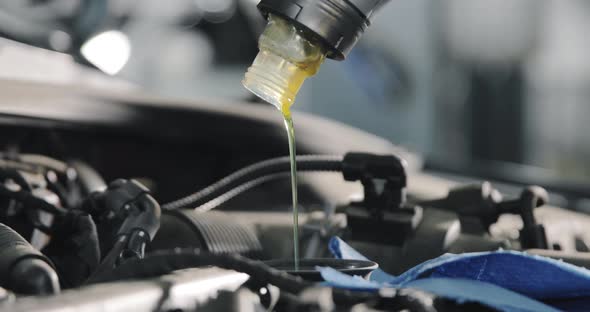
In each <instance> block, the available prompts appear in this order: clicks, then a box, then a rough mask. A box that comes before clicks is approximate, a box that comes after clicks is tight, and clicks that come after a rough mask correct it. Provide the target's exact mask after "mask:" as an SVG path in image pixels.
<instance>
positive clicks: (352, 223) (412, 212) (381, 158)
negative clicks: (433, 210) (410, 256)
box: [339, 153, 423, 245]
mask: <svg viewBox="0 0 590 312" xmlns="http://www.w3.org/2000/svg"><path fill="white" fill-rule="evenodd" d="M405 167H406V164H405V161H404V160H403V159H401V158H399V157H397V156H395V155H373V154H366V153H348V154H346V155H345V156H344V159H343V160H342V174H343V176H344V179H345V180H347V181H360V182H361V184H362V185H363V188H364V198H363V200H362V201H359V202H353V203H350V204H349V205H348V206H345V207H340V208H339V210H343V211H344V212H345V213H346V217H347V224H348V228H349V230H350V235H351V236H350V239H352V240H357V241H368V242H376V243H382V244H393V245H400V244H402V243H403V242H404V241H405V240H406V238H407V237H408V236H409V235H411V234H412V233H413V232H414V230H415V229H416V227H417V226H418V225H419V223H420V221H421V220H422V213H423V212H422V208H421V207H419V206H416V205H410V204H408V203H406V194H405V187H406V183H407V175H406V169H405Z"/></svg>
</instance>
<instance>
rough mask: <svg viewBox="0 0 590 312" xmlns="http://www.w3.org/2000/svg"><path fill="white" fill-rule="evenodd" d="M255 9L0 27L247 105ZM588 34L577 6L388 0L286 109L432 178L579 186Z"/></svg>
mask: <svg viewBox="0 0 590 312" xmlns="http://www.w3.org/2000/svg"><path fill="white" fill-rule="evenodd" d="M256 4H257V1H256V0H168V1H161V0H3V1H1V2H0V32H1V34H2V36H3V37H5V38H9V39H12V40H16V41H19V42H21V43H26V44H29V45H34V46H37V47H41V48H44V49H49V50H54V51H58V52H63V53H65V54H68V55H71V56H72V57H73V59H75V60H76V61H77V62H78V63H81V64H85V65H87V66H90V67H95V68H97V69H100V70H102V71H103V72H105V73H107V74H109V75H113V76H116V78H118V79H121V80H124V81H128V82H130V83H131V84H133V85H136V86H139V87H141V88H144V89H146V90H148V91H149V92H151V93H155V94H159V95H164V96H171V97H176V98H190V99H194V98H201V99H202V98H224V99H228V100H234V101H236V103H244V100H246V101H250V102H256V99H255V98H254V97H253V96H251V95H250V94H249V93H248V92H247V91H246V90H245V89H244V88H243V87H242V86H241V84H240V81H241V79H242V77H243V74H244V72H245V70H246V68H247V67H248V66H249V64H250V63H251V61H252V60H253V58H254V56H255V55H256V53H257V47H256V41H257V38H258V35H259V34H260V32H261V31H262V29H263V27H264V25H265V21H264V20H263V19H262V17H261V16H260V14H259V13H258V11H257V9H256ZM589 29H590V2H588V1H585V0H496V1H487V0H446V1H438V0H393V1H391V2H390V4H389V5H387V6H386V7H385V8H384V9H383V10H382V11H381V12H379V14H378V15H377V16H376V18H375V19H374V22H373V25H372V26H371V27H370V28H369V30H368V31H367V32H366V34H365V35H364V37H363V38H362V40H361V42H360V43H359V44H358V45H357V47H356V48H355V50H353V52H352V53H351V55H350V56H349V58H348V59H347V60H346V61H344V62H335V61H331V60H330V61H327V62H326V63H325V64H324V65H323V67H322V69H321V71H320V72H319V73H318V75H317V76H316V77H314V78H312V79H310V80H309V81H308V82H307V84H306V85H304V87H303V89H302V91H301V93H300V95H299V97H298V99H297V103H296V105H295V106H294V108H295V109H296V110H300V111H306V112H310V113H313V114H317V115H321V116H325V117H329V118H333V119H336V120H340V121H342V122H344V123H347V124H350V125H353V126H356V127H359V128H362V129H364V130H367V131H369V132H372V133H375V134H377V135H380V136H383V137H385V138H388V139H390V140H391V141H392V142H394V143H396V144H399V145H402V146H405V147H407V148H409V149H410V150H413V151H416V152H418V153H420V154H422V155H424V157H425V159H426V166H427V167H429V168H432V169H443V170H445V171H447V172H455V173H461V174H470V175H477V176H483V177H491V178H495V179H498V180H508V181H517V182H519V181H520V182H523V183H528V182H529V181H527V180H531V181H532V183H544V184H545V185H547V184H551V183H553V185H556V186H558V187H561V188H566V189H573V190H574V191H575V190H576V189H582V190H586V189H587V188H588V186H589V183H588V182H587V181H588V180H587V179H588V177H589V176H590V163H588V162H587V158H588V156H590V155H589V154H590V144H588V143H589V141H590V138H588V136H587V135H586V134H587V133H588V132H589V130H590V129H589V128H590V122H589V121H590V117H589V116H590V114H589V113H590V105H589V103H587V102H588V101H587V99H588V95H589V94H588V93H590V58H589V57H587V54H588V51H589V50H590V49H589V48H590V36H588V30H589ZM7 45H8V44H7V43H3V45H2V49H0V65H2V67H3V68H4V69H5V70H4V74H2V77H3V78H5V77H7V76H8V77H10V75H11V73H12V74H14V75H17V76H19V77H21V78H23V79H26V78H27V77H36V78H39V76H43V75H45V76H46V77H45V79H57V78H56V77H54V76H47V74H46V72H48V70H44V68H50V69H51V68H52V66H53V68H52V69H53V70H54V71H55V70H57V71H59V69H60V68H61V67H60V68H55V67H56V65H55V62H43V61H42V59H43V56H39V55H37V60H38V62H32V63H31V61H30V59H29V58H28V57H29V56H28V55H27V56H25V54H22V53H20V54H19V53H17V54H19V55H18V56H14V55H12V57H13V59H16V60H17V61H16V62H14V61H12V60H11V61H6V59H7V58H6V56H7V53H9V51H10V49H7ZM13 54H14V53H13ZM3 58H4V61H2V59H3ZM19 58H20V59H19ZM11 66H12V71H10V70H7V68H8V69H9V68H10V67H11ZM64 66H65V65H64ZM58 67H59V66H58ZM62 69H63V68H62ZM25 71H27V73H26V74H23V72H25ZM49 71H50V70H49ZM62 71H63V70H62ZM40 79H43V78H40ZM240 105H250V104H247V103H246V104H240ZM251 105H265V104H263V103H254V104H251ZM539 180H541V181H539ZM582 208H583V207H582Z"/></svg>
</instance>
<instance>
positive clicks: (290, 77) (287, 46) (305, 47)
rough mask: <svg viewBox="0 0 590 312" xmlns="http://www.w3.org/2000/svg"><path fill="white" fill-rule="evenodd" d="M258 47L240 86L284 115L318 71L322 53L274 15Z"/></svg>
mask: <svg viewBox="0 0 590 312" xmlns="http://www.w3.org/2000/svg"><path fill="white" fill-rule="evenodd" d="M258 46H259V49H260V52H259V53H258V55H257V56H256V59H255V60H254V62H253V63H252V66H250V68H248V71H247V72H246V76H245V78H244V80H243V81H242V83H243V85H244V87H246V88H247V89H248V90H250V91H251V92H252V93H254V94H256V95H257V96H259V97H260V98H262V99H263V100H265V101H267V102H269V103H271V104H273V105H275V106H276V107H277V108H278V109H280V110H281V111H282V112H283V114H287V113H289V108H290V107H291V105H292V104H293V102H294V101H295V97H296V96H297V93H298V92H299V88H301V85H303V82H304V81H305V79H306V78H307V77H310V76H313V75H315V73H316V72H317V71H318V69H319V67H320V65H321V64H322V62H323V61H324V59H325V56H326V51H325V49H324V48H323V47H322V45H321V44H319V43H315V42H313V41H311V40H309V39H307V38H305V33H304V32H303V31H301V30H299V29H297V28H296V27H295V26H294V25H292V24H290V23H288V22H286V21H285V20H284V19H282V18H280V17H278V16H274V15H269V16H268V24H267V26H266V29H265V30H264V32H263V33H262V35H261V36H260V39H259V42H258Z"/></svg>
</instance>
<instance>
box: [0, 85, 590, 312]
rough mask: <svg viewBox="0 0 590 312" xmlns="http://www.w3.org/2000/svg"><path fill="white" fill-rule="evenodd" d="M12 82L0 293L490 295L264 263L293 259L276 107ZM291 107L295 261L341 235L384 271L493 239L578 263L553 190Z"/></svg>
mask: <svg viewBox="0 0 590 312" xmlns="http://www.w3.org/2000/svg"><path fill="white" fill-rule="evenodd" d="M11 88H12V90H13V92H15V93H19V92H20V93H19V94H20V97H19V98H20V99H21V101H20V102H19V104H15V105H14V106H10V105H8V106H6V107H4V108H3V109H4V110H8V111H10V114H5V115H3V117H2V120H1V126H0V128H1V129H2V131H1V132H0V142H1V143H2V147H3V152H2V153H1V154H0V201H1V205H2V209H1V210H0V246H1V248H0V276H1V278H0V283H1V284H0V286H1V287H2V292H0V296H1V298H0V300H1V301H0V307H1V308H2V309H5V310H10V311H74V310H75V311H106V310H108V311H195V310H198V311H269V310H276V311H340V310H342V311H353V310H354V311H378V310H389V311H456V310H461V311H463V310H472V311H484V310H486V309H490V308H489V307H485V306H482V305H479V304H477V303H457V302H453V301H450V300H447V299H444V298H439V297H437V296H436V295H434V294H429V293H428V292H424V291H419V290H411V289H404V290H398V291H396V292H393V293H385V292H357V291H349V290H343V289H338V288H330V287H320V286H318V284H316V283H315V282H313V281H310V277H306V276H304V275H301V276H296V275H292V274H289V272H288V270H287V272H284V271H285V270H286V269H285V268H282V269H281V268H280V267H278V266H275V267H273V266H272V265H271V263H272V262H269V260H273V259H274V260H277V259H279V260H280V259H283V260H284V259H290V258H292V245H293V237H292V227H293V224H292V220H293V219H292V214H291V211H290V206H289V199H290V197H289V196H290V193H289V190H290V189H289V184H288V179H286V177H287V176H288V173H289V163H288V159H287V158H285V157H283V155H284V152H283V151H284V147H285V139H284V137H283V135H284V133H283V129H282V128H281V127H282V125H281V121H280V118H279V117H278V116H277V115H276V114H275V112H274V111H273V109H272V108H268V107H263V106H252V105H251V104H249V105H250V106H251V107H248V108H247V109H246V108H245V107H243V106H238V105H235V104H234V103H209V102H203V103H190V104H191V105H186V103H183V102H168V101H165V100H163V99H158V98H153V97H147V96H143V95H138V94H136V95H133V96H121V95H104V94H101V95H98V94H90V95H89V94H78V93H75V92H71V91H70V90H61V91H60V90H59V88H55V87H51V88H49V87H44V86H40V85H31V84H23V83H18V82H14V83H12V86H11ZM19 90H20V91H19ZM56 90H57V91H56ZM12 95H14V94H12ZM40 99H44V101H40ZM47 99H49V101H48V100H47ZM49 102H51V103H59V102H63V103H74V102H75V103H76V104H75V105H70V106H67V109H63V110H60V109H59V107H60V106H59V105H55V104H53V105H47V104H43V103H49ZM97 107H100V109H97ZM31 108H32V109H31ZM93 111H95V112H100V114H98V113H97V114H94V115H93V114H89V112H93ZM32 112H33V113H32ZM295 118H297V121H298V126H299V129H300V132H301V134H300V135H299V138H300V139H299V141H298V142H297V144H298V147H299V149H300V151H301V156H298V158H297V165H298V167H299V170H300V172H301V176H302V182H301V185H300V186H299V187H300V194H301V213H300V216H299V223H300V227H301V229H302V231H301V233H300V242H301V246H302V253H301V254H302V258H303V259H318V258H319V259H330V258H332V257H333V255H332V253H331V252H330V249H329V248H328V247H329V245H330V240H331V238H332V237H335V236H337V237H341V238H342V239H343V240H346V241H347V242H349V243H350V245H351V246H353V247H354V248H355V249H356V250H358V251H359V252H361V253H362V254H363V255H365V256H366V257H367V258H369V259H371V260H373V261H375V262H376V263H378V264H379V267H380V268H381V269H382V270H384V271H387V272H389V273H392V274H400V273H402V272H404V271H406V270H408V269H410V268H412V267H413V266H415V265H417V264H419V263H421V262H424V261H426V260H429V259H433V258H436V257H438V256H440V255H443V254H445V253H455V254H461V253H466V252H477V251H494V250H498V249H505V250H518V251H527V252H528V253H531V254H538V255H543V256H546V257H550V258H556V259H563V260H564V261H566V262H570V263H573V264H576V265H579V266H583V267H589V266H590V256H589V255H588V253H587V252H588V251H589V249H588V246H587V242H588V239H590V237H588V233H586V232H585V231H584V229H586V228H587V226H588V224H590V218H588V217H587V216H586V215H584V214H581V213H577V212H573V211H570V210H567V209H564V208H559V207H555V206H553V205H551V203H552V201H551V198H552V196H554V195H556V194H554V193H553V192H552V190H549V191H547V190H546V189H544V188H543V187H541V186H535V185H518V184H511V183H506V182H503V183H502V182H496V181H494V182H489V181H484V180H483V179H479V178H473V177H461V176H456V175H455V176H454V175H451V174H445V173H441V172H436V171H432V170H428V168H424V166H423V165H422V162H421V159H420V158H419V157H418V156H416V155H414V154H412V153H410V152H408V151H406V150H404V149H402V148H399V147H396V146H393V145H391V144H390V143H389V142H387V141H385V140H382V139H380V138H378V137H375V136H373V135H370V134H368V133H365V132H362V131H360V130H357V129H354V128H351V127H348V126H345V125H342V124H338V123H335V122H331V121H327V120H324V119H321V118H318V117H312V116H309V115H305V114H297V115H296V117H295ZM219 125H226V126H219ZM556 196H558V197H559V196H560V195H559V194H557V195H556ZM302 261H304V260H302ZM328 263H329V262H328ZM328 265H329V264H328ZM309 270H311V271H313V267H312V268H309ZM344 271H345V270H344ZM357 273H358V272H357ZM311 279H313V277H311ZM320 285H321V284H320Z"/></svg>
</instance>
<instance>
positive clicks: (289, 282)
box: [89, 249, 378, 304]
mask: <svg viewBox="0 0 590 312" xmlns="http://www.w3.org/2000/svg"><path fill="white" fill-rule="evenodd" d="M203 266H216V267H219V268H222V269H228V270H234V271H237V272H242V273H246V274H248V275H249V276H250V278H251V279H255V280H256V281H259V282H261V283H265V284H266V283H268V284H272V285H274V286H276V287H278V288H279V289H281V290H282V291H286V292H289V293H292V294H299V293H300V292H301V291H303V290H304V289H306V288H308V287H312V286H314V285H316V284H314V283H312V282H308V281H304V280H303V279H301V278H300V277H297V276H293V275H289V274H287V273H286V272H284V271H279V270H277V269H274V268H272V267H270V266H268V265H266V264H264V262H261V261H256V260H251V259H248V258H245V257H242V256H240V255H236V254H222V255H218V254H212V253H208V252H203V251H201V250H198V249H174V250H168V251H156V252H154V253H152V254H150V255H148V256H146V257H145V258H143V259H132V260H128V261H125V262H124V263H122V264H121V265H119V266H117V267H116V268H114V269H113V270H111V271H109V272H104V273H103V274H101V275H100V276H95V278H93V279H92V281H91V282H89V283H105V282H111V281H120V280H129V279H138V278H150V277H157V276H161V275H164V274H169V273H171V272H173V271H176V270H182V269H188V268H195V267H203ZM377 296H378V295H377V294H375V293H368V292H359V291H349V290H344V289H336V288H335V289H333V297H334V300H335V301H338V302H340V303H344V304H355V303H359V302H363V301H366V300H369V299H374V298H376V297H377Z"/></svg>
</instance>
